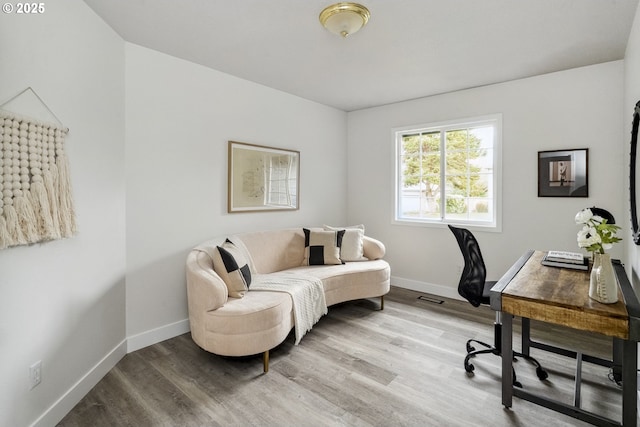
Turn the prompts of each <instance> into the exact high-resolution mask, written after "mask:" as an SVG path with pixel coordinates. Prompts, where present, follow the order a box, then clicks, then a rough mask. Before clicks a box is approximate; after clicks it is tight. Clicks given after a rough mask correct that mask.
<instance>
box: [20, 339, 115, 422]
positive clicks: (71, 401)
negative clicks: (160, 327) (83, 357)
mask: <svg viewBox="0 0 640 427" xmlns="http://www.w3.org/2000/svg"><path fill="white" fill-rule="evenodd" d="M126 354H127V341H126V340H122V342H120V344H118V345H117V346H115V347H114V348H113V350H111V351H110V352H109V353H107V355H106V356H104V357H103V358H102V360H100V361H99V362H98V363H97V364H96V365H95V366H94V367H93V368H91V369H90V370H89V372H87V373H86V374H85V375H84V376H83V377H82V378H80V379H79V380H78V381H77V382H76V383H75V384H74V385H73V386H72V387H71V388H70V389H69V390H67V391H66V392H65V393H64V394H63V395H62V396H61V397H60V398H59V399H58V400H57V401H56V402H55V403H54V404H53V405H51V406H50V407H49V409H47V410H46V411H45V412H44V413H43V414H42V415H40V417H39V418H38V419H37V420H35V421H34V422H33V424H31V427H50V426H54V425H56V424H58V423H59V422H60V420H62V419H63V418H64V416H65V415H67V414H68V413H69V411H71V409H73V407H74V406H76V404H77V403H78V402H80V400H82V398H83V397H84V396H85V395H86V394H87V393H89V391H91V389H92V388H93V387H95V385H96V384H98V382H99V381H100V380H101V379H102V378H103V377H104V376H105V375H107V373H108V372H109V371H110V370H111V369H112V368H113V367H114V366H116V364H117V363H118V362H119V361H120V359H122V358H123V357H124V356H125V355H126Z"/></svg>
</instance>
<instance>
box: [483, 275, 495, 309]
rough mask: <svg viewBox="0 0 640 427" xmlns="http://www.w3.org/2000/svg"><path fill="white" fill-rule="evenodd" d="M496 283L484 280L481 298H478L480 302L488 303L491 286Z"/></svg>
mask: <svg viewBox="0 0 640 427" xmlns="http://www.w3.org/2000/svg"><path fill="white" fill-rule="evenodd" d="M496 283H498V282H495V281H493V282H492V281H486V282H484V288H483V289H482V299H481V300H480V304H483V305H489V304H490V301H491V288H493V286H494V285H495V284H496Z"/></svg>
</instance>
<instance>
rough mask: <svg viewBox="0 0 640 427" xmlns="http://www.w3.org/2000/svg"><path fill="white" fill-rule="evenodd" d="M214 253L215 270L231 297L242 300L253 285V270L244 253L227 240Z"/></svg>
mask: <svg viewBox="0 0 640 427" xmlns="http://www.w3.org/2000/svg"><path fill="white" fill-rule="evenodd" d="M216 249H217V250H216V251H214V257H213V268H214V270H215V271H216V273H218V275H219V276H220V277H221V278H222V280H223V281H224V283H225V284H226V285H227V289H228V290H229V296H230V297H233V298H242V297H243V296H244V294H245V292H247V291H248V290H249V286H250V285H251V270H250V269H249V264H248V262H247V260H246V258H245V256H244V255H243V254H242V252H241V251H240V250H239V249H238V248H237V247H236V245H234V244H233V243H231V241H230V240H229V239H226V240H225V242H224V243H223V244H222V246H217V247H216Z"/></svg>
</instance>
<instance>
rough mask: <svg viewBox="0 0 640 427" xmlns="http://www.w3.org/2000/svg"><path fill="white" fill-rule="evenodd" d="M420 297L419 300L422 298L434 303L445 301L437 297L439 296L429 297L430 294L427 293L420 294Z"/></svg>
mask: <svg viewBox="0 0 640 427" xmlns="http://www.w3.org/2000/svg"><path fill="white" fill-rule="evenodd" d="M418 299H419V300H422V301H426V302H430V303H432V304H442V303H443V302H444V301H443V300H441V299H437V298H433V297H428V296H426V295H420V296H419V297H418Z"/></svg>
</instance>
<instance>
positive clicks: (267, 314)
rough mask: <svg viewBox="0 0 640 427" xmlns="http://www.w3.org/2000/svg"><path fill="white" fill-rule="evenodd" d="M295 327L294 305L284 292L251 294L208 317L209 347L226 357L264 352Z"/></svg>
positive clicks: (206, 326)
mask: <svg viewBox="0 0 640 427" xmlns="http://www.w3.org/2000/svg"><path fill="white" fill-rule="evenodd" d="M292 328H293V304H292V302H291V297H290V296H289V294H287V293H284V292H270V291H249V292H247V293H246V294H245V295H244V297H243V298H229V299H228V300H227V303H226V304H225V305H224V306H222V307H220V308H218V309H217V310H213V311H208V312H207V313H206V316H205V330H206V331H207V341H208V345H209V346H210V348H213V349H215V351H214V352H215V353H216V354H220V355H223V356H239V355H240V356H244V355H249V354H256V353H261V352H263V351H265V350H268V349H269V348H273V347H275V346H276V345H278V344H280V343H281V342H282V341H283V340H284V339H285V338H286V337H287V335H288V334H289V331H291V329H292Z"/></svg>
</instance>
